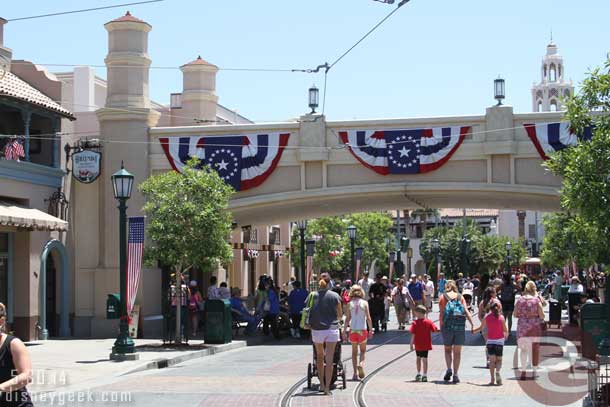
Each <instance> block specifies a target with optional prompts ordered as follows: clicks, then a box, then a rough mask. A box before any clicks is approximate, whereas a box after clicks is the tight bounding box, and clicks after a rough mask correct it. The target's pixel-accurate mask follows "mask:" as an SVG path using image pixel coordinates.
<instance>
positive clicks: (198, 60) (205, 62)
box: [183, 55, 216, 66]
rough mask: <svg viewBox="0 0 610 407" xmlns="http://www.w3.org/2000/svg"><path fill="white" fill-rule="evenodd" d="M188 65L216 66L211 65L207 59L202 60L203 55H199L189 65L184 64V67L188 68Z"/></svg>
mask: <svg viewBox="0 0 610 407" xmlns="http://www.w3.org/2000/svg"><path fill="white" fill-rule="evenodd" d="M187 65H209V66H216V65H214V64H211V63H209V62H208V61H206V60H205V59H203V58H201V55H199V56H198V57H197V59H196V60H194V61H191V62H189V63H188V64H184V65H183V66H187Z"/></svg>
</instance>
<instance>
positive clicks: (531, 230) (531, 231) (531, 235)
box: [527, 224, 536, 239]
mask: <svg viewBox="0 0 610 407" xmlns="http://www.w3.org/2000/svg"><path fill="white" fill-rule="evenodd" d="M527 229H528V230H527V236H528V239H536V225H535V224H531V225H527Z"/></svg>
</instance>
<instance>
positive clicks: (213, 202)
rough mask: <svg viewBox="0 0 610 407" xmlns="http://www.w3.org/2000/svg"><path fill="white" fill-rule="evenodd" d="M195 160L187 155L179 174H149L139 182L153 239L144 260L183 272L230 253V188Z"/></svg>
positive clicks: (225, 259)
mask: <svg viewBox="0 0 610 407" xmlns="http://www.w3.org/2000/svg"><path fill="white" fill-rule="evenodd" d="M197 165H198V162H197V160H191V161H189V162H188V164H187V166H186V167H185V168H184V170H183V172H182V173H178V172H175V171H169V172H166V173H163V174H160V175H153V176H151V177H150V178H148V179H147V180H146V181H144V182H143V183H142V184H141V185H140V190H141V191H142V193H143V194H144V196H145V197H146V204H145V205H144V208H143V210H144V212H145V213H146V215H147V221H146V222H147V234H148V236H149V238H150V240H151V244H149V245H147V247H146V251H145V260H146V262H147V263H148V264H154V262H155V261H158V262H159V263H161V264H166V265H169V266H172V267H174V269H175V270H176V271H178V272H183V271H186V270H188V269H190V268H191V267H197V268H200V269H209V268H210V267H211V266H212V265H214V264H216V263H217V262H218V261H220V262H228V261H230V259H231V257H232V251H231V246H230V245H229V242H228V239H227V237H228V236H229V234H230V232H231V221H232V219H231V213H230V212H229V211H228V210H227V207H228V204H229V199H230V197H231V195H232V194H233V189H232V188H231V187H230V186H229V185H227V184H226V183H225V182H224V181H223V180H222V179H221V178H220V177H219V176H218V174H217V173H216V172H215V171H213V170H211V169H210V168H209V167H207V166H205V167H203V168H201V169H198V168H197Z"/></svg>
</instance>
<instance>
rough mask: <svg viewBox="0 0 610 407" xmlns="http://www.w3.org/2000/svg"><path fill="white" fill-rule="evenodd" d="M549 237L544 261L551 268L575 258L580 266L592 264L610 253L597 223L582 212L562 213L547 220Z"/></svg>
mask: <svg viewBox="0 0 610 407" xmlns="http://www.w3.org/2000/svg"><path fill="white" fill-rule="evenodd" d="M542 222H543V224H544V230H545V236H544V246H543V249H542V262H543V264H544V265H545V266H549V267H558V268H560V267H563V266H565V265H566V264H570V263H571V262H572V261H573V260H574V261H576V264H577V265H578V266H579V267H589V266H592V265H593V264H595V263H596V262H597V261H598V259H599V258H603V257H604V256H606V255H605V254H604V252H605V251H606V250H608V249H607V246H604V239H600V237H599V236H598V229H597V227H596V226H595V225H592V224H591V223H589V222H587V221H585V220H584V219H583V218H582V217H581V216H580V215H573V214H570V213H565V212H559V213H554V214H551V215H547V216H545V217H544V219H543V221H542Z"/></svg>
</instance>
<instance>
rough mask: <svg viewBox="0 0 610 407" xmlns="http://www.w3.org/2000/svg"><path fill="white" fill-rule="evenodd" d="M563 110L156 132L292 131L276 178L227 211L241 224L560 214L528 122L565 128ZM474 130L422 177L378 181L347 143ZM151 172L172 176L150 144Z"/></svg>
mask: <svg viewBox="0 0 610 407" xmlns="http://www.w3.org/2000/svg"><path fill="white" fill-rule="evenodd" d="M561 117H562V113H561V112H547V113H526V114H514V113H513V109H512V107H510V106H494V107H490V108H488V109H487V110H486V113H485V114H484V115H479V116H454V117H431V118H410V119H383V120H353V121H326V120H325V118H324V116H320V115H306V116H303V117H301V119H300V120H299V121H295V122H285V123H270V124H247V125H218V126H192V127H171V128H170V127H155V128H151V129H150V137H151V140H152V141H158V140H159V139H163V138H167V137H176V136H179V137H188V136H211V135H224V136H226V135H239V134H268V133H280V134H286V133H290V136H289V138H288V141H287V145H286V147H285V149H284V151H283V154H282V155H281V159H280V160H279V162H278V163H277V167H276V168H275V170H274V171H273V172H272V173H271V174H270V175H269V176H268V178H267V179H266V180H265V181H264V182H263V183H262V184H261V185H259V186H256V187H253V188H250V189H247V190H243V191H239V192H237V193H236V194H235V195H234V197H233V199H232V200H231V204H230V207H231V210H232V212H233V216H234V218H235V220H236V221H237V222H238V223H239V224H249V223H256V224H272V223H278V222H281V221H288V220H294V219H300V218H314V217H319V216H325V215H334V214H342V213H348V212H362V211H371V210H383V209H395V208H401V209H409V208H420V207H430V208H447V207H454V208H455V207H458V208H460V207H467V208H496V209H524V210H525V209H530V210H539V211H557V210H559V209H560V206H559V192H558V190H559V187H560V185H561V179H560V178H558V177H556V176H554V175H553V174H551V173H550V172H549V171H548V170H546V169H545V168H544V167H543V166H542V163H543V160H542V159H541V157H540V155H539V153H538V151H537V150H536V148H535V146H534V144H533V142H532V141H531V140H530V138H529V137H528V135H527V133H526V131H525V128H524V126H523V125H524V124H526V123H544V122H559V121H560V120H561ZM451 126H470V130H469V131H468V133H467V134H466V136H465V137H464V139H463V142H462V144H461V145H460V146H459V147H458V148H457V149H456V150H455V153H454V154H453V155H452V156H451V157H450V158H449V159H448V161H446V162H445V163H444V164H443V165H442V166H440V168H438V169H435V170H432V171H429V172H425V173H419V174H389V175H381V174H379V173H377V172H375V171H373V170H372V169H371V168H367V167H366V166H365V165H363V164H362V163H361V162H360V161H358V160H357V159H356V157H355V156H354V155H353V154H352V153H351V152H350V150H349V149H348V148H347V147H346V145H345V144H344V143H343V142H342V141H341V138H340V133H341V132H345V131H349V130H384V129H385V130H389V129H431V128H442V127H451ZM149 159H150V168H151V170H152V172H153V173H159V172H162V171H167V170H171V169H172V166H171V164H170V162H169V160H168V157H167V156H166V154H165V153H164V150H163V148H162V146H161V143H160V142H159V143H156V142H153V143H151V144H150V151H149Z"/></svg>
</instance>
